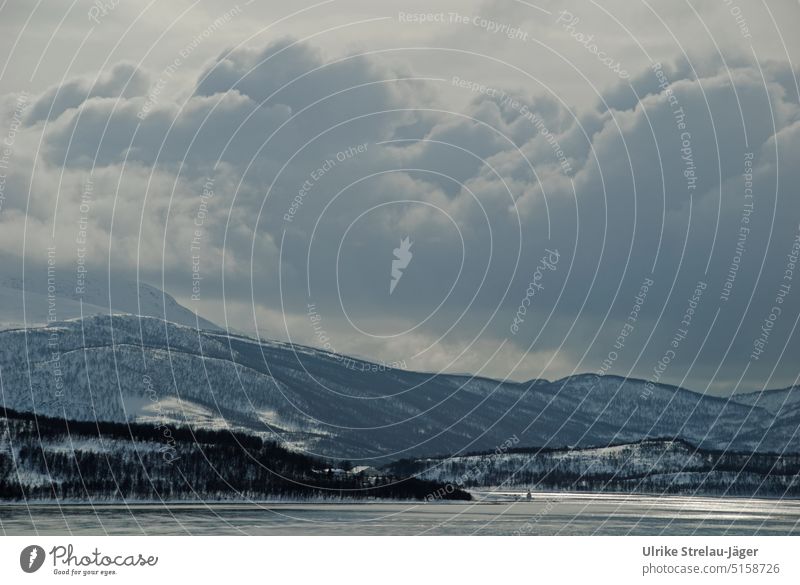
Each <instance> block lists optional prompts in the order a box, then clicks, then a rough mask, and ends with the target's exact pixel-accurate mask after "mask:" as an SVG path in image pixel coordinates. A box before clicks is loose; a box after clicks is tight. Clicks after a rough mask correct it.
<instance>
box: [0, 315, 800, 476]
mask: <svg viewBox="0 0 800 585" xmlns="http://www.w3.org/2000/svg"><path fill="white" fill-rule="evenodd" d="M0 382H2V384H1V385H0V391H2V393H1V394H0V401H1V402H2V404H4V405H5V406H6V407H7V408H11V409H14V410H16V411H20V412H36V413H39V414H44V415H48V416H53V417H62V418H63V417H66V418H67V419H70V420H83V421H94V420H100V421H109V422H126V421H128V422H138V423H148V424H154V425H161V426H164V427H170V426H179V425H188V426H190V427H192V428H203V429H223V428H232V429H234V430H239V431H246V432H249V433H257V434H259V435H261V436H262V437H263V438H266V439H269V440H274V441H277V442H279V443H280V444H282V445H285V446H287V447H289V448H296V449H303V450H305V451H306V452H307V453H309V454H311V455H319V456H326V457H333V458H348V459H351V460H353V462H354V463H360V464H369V465H381V464H385V463H387V462H389V461H394V460H397V459H401V458H404V457H420V456H432V455H443V454H458V453H465V452H470V451H492V450H494V449H495V448H496V447H497V446H498V445H502V444H504V442H506V441H507V440H508V439H509V437H511V436H514V437H516V438H517V439H518V441H519V446H520V447H537V448H539V447H544V448H550V447H570V446H571V447H581V448H585V447H605V446H608V445H611V444H618V443H625V442H637V441H641V440H643V439H648V438H655V437H670V438H679V439H683V440H686V441H689V442H690V443H692V444H693V445H697V446H699V447H701V448H704V449H718V450H734V451H740V452H751V451H758V452H777V453H781V452H784V451H787V452H794V453H800V437H799V436H798V434H800V433H798V428H799V427H800V389H798V388H789V389H783V390H773V391H767V392H763V393H751V394H743V395H736V396H734V397H732V398H730V399H726V398H718V397H713V396H706V395H703V394H699V393H696V392H692V391H689V390H686V389H683V388H676V387H674V386H667V385H656V386H655V387H654V388H653V389H652V392H651V393H649V394H648V393H647V392H645V384H646V382H645V381H643V380H636V379H625V378H619V377H616V376H605V377H598V376H595V375H577V376H571V377H568V378H565V379H562V380H557V381H545V380H533V381H530V382H525V383H517V382H501V381H497V380H491V379H487V378H478V377H470V376H464V375H448V374H437V375H433V374H426V373H419V372H410V371H404V370H398V369H389V368H384V367H382V366H381V367H379V366H377V365H375V364H370V363H369V362H365V361H362V360H357V359H350V358H343V357H342V356H338V355H335V354H331V353H327V352H324V351H320V350H317V349H313V348H309V347H303V346H297V345H290V344H285V343H280V342H259V341H257V340H254V339H250V338H247V337H243V336H237V335H228V334H225V333H223V332H221V331H215V330H197V329H195V328H193V327H187V326H184V325H179V324H177V323H172V322H167V321H164V320H162V319H158V318H156V317H139V316H134V315H118V316H114V317H110V316H107V315H105V316H101V315H95V316H90V317H85V318H84V319H79V320H73V321H68V322H62V323H58V324H57V325H54V326H50V327H38V328H27V329H12V330H6V331H2V332H0Z"/></svg>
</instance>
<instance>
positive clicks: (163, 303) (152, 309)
mask: <svg viewBox="0 0 800 585" xmlns="http://www.w3.org/2000/svg"><path fill="white" fill-rule="evenodd" d="M78 282H79V283H80V286H78V284H77V283H78ZM51 284H52V285H53V286H52V287H50V286H49V285H48V279H47V274H46V273H44V272H42V270H38V271H31V274H29V275H26V277H25V278H24V279H23V278H21V277H20V276H17V275H13V276H10V275H9V274H3V273H0V329H11V328H19V327H24V326H27V327H31V326H39V325H44V324H46V323H48V318H50V319H51V320H52V319H53V318H54V319H56V320H67V319H78V318H80V317H81V316H84V317H86V316H90V315H108V314H110V313H129V314H132V315H146V316H149V317H158V318H161V319H166V320H168V321H172V322H174V323H179V324H181V325H187V326H189V327H197V326H198V325H199V327H200V328H202V329H216V330H219V329H220V327H218V326H217V325H215V324H214V323H212V322H211V321H208V320H206V319H203V318H202V317H199V316H197V315H196V314H195V313H194V312H193V311H192V310H190V309H188V308H186V307H184V306H183V305H181V304H179V303H178V302H177V301H176V300H175V299H174V298H173V297H172V296H170V295H169V294H167V293H165V292H163V291H161V290H159V289H158V288H156V287H154V286H150V285H149V284H146V283H144V282H139V283H138V285H137V283H136V282H133V281H128V280H126V279H124V278H119V277H116V276H114V277H112V278H110V279H108V278H88V277H87V278H86V279H84V280H81V281H74V282H72V281H71V282H69V283H67V281H66V279H53V281H52V282H51ZM23 303H24V304H23Z"/></svg>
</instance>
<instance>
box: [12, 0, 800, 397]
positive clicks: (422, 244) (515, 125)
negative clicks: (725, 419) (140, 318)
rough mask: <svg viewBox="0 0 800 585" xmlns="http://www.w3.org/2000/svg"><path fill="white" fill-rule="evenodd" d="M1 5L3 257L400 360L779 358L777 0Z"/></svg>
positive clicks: (678, 367) (708, 369) (796, 218)
mask: <svg viewBox="0 0 800 585" xmlns="http://www.w3.org/2000/svg"><path fill="white" fill-rule="evenodd" d="M0 6H1V8H0V48H1V50H0V55H7V58H6V59H5V60H4V61H1V62H0V63H2V64H1V65H0V140H2V141H4V143H3V148H4V149H3V150H2V151H0V155H2V156H1V157H0V172H1V173H2V177H0V181H2V182H0V186H1V187H2V191H0V249H2V250H3V253H4V254H6V255H7V256H6V257H7V259H6V260H4V262H5V264H6V266H4V273H6V274H7V273H8V272H9V271H11V272H13V271H14V270H18V269H20V268H19V267H21V265H22V262H21V259H22V257H23V256H24V257H25V258H26V270H40V268H36V267H37V266H43V265H44V262H45V261H46V259H47V253H48V251H47V249H48V247H54V248H55V253H54V255H55V260H54V262H55V263H56V264H57V266H58V270H59V278H62V279H64V280H65V281H68V282H71V279H72V280H74V277H75V273H76V267H77V266H78V264H79V262H83V261H84V260H85V262H86V266H87V267H88V272H89V274H90V275H92V276H93V277H94V278H102V277H104V276H105V275H106V274H107V273H108V271H109V268H111V270H112V271H113V272H114V274H120V275H124V276H127V277H129V278H131V279H133V280H135V279H136V278H137V277H138V278H139V279H141V280H142V281H144V282H148V283H151V284H154V285H156V286H159V287H163V288H164V289H165V290H166V291H167V292H169V293H170V294H172V295H174V296H175V297H176V298H177V299H179V300H180V301H181V302H182V303H184V304H186V305H187V306H189V307H190V308H192V309H194V310H196V311H198V312H199V313H200V314H202V315H203V316H205V317H208V318H210V319H212V320H214V321H216V322H217V323H219V324H221V325H227V326H228V327H230V328H232V329H235V330H238V331H244V332H248V333H250V334H254V335H256V334H257V335H259V336H261V337H262V338H268V339H276V338H277V339H290V340H292V341H296V342H299V343H304V344H309V345H316V346H321V345H325V344H328V345H327V347H328V348H330V349H333V350H335V351H337V352H340V353H348V354H355V355H359V356H363V357H369V358H373V359H376V360H383V361H385V362H387V363H402V364H403V366H405V367H408V368H409V369H418V370H429V371H440V370H447V371H456V372H475V373H480V374H483V375H487V376H493V377H498V378H506V377H508V378H511V379H515V380H525V379H529V378H538V377H544V378H549V379H553V378H559V377H562V376H566V375H569V374H572V373H578V372H589V371H593V372H604V373H614V374H619V375H631V376H637V377H642V378H650V379H658V380H660V381H664V382H669V383H674V384H680V385H684V386H687V387H689V388H693V389H695V390H699V391H705V392H710V393H715V394H729V393H731V392H733V391H744V390H757V389H761V388H763V387H765V386H766V387H781V386H786V385H789V384H793V383H796V380H797V376H798V374H799V373H800V369H798V359H797V356H798V355H800V343H799V342H798V333H797V330H796V327H797V324H798V315H799V312H798V309H799V308H800V269H795V266H794V262H796V251H797V249H798V248H797V247H798V246H800V239H798V238H800V193H798V185H800V164H799V163H800V106H798V95H799V94H800V90H799V89H798V78H797V74H798V66H797V62H796V60H797V59H800V38H798V35H797V34H796V30H797V25H798V24H800V6H799V5H798V3H797V2H796V1H794V0H785V1H780V0H777V1H770V2H768V3H767V2H746V3H745V2H743V1H741V2H739V3H738V5H737V3H736V1H734V2H727V1H725V0H719V1H712V0H703V1H696V0H695V1H691V2H654V1H644V0H643V1H641V2H639V1H630V0H625V1H622V0H619V1H604V2H551V1H546V0H539V1H537V2H527V1H525V2H523V1H515V0H493V1H483V2H464V1H458V2H455V1H454V2H433V3H431V2H429V1H428V2H421V1H420V2H396V1H393V0H390V1H382V2H374V3H366V2H363V1H361V2H349V1H341V0H329V1H324V2H319V3H306V2H296V1H293V2H271V1H270V2H261V1H258V0H255V1H253V2H252V3H248V2H247V1H246V0H244V1H241V2H240V3H239V4H233V3H225V2H218V1H197V2H189V1H184V0H176V1H173V2H151V3H149V4H147V3H145V2H132V1H127V0H119V1H118V2H106V3H105V6H104V5H103V3H101V2H98V3H92V2H88V1H83V0H82V1H76V2H67V1H60V0H45V1H43V2H39V3H35V2H30V1H28V0H7V1H6V2H4V3H2V4H0ZM82 201H83V203H84V205H83V206H82V205H81V203H82ZM84 238H85V242H86V243H85V244H83V243H82V241H83V239H84ZM406 238H408V244H401V241H402V240H404V239H406ZM409 244H410V245H409ZM793 246H795V247H794V248H793ZM83 248H85V250H83ZM793 250H794V252H793ZM393 262H394V264H393ZM20 270H21V269H20ZM198 276H199V277H201V278H197V277H198ZM393 280H394V281H395V283H394V285H392V281H393ZM392 286H393V288H392ZM390 291H391V292H390ZM659 364H661V365H659Z"/></svg>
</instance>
